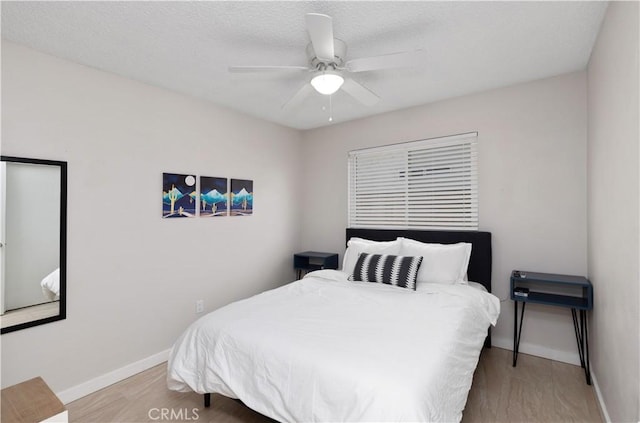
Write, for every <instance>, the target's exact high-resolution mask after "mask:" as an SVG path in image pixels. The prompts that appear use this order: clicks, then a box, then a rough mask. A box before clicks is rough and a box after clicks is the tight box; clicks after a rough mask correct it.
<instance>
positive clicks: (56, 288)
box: [40, 268, 60, 301]
mask: <svg viewBox="0 0 640 423" xmlns="http://www.w3.org/2000/svg"><path fill="white" fill-rule="evenodd" d="M40 286H41V287H42V294H43V295H44V296H45V298H46V299H48V300H50V301H54V300H59V299H60V268H57V269H56V270H54V271H53V272H51V273H49V274H48V275H47V276H45V277H44V279H42V281H41V282H40Z"/></svg>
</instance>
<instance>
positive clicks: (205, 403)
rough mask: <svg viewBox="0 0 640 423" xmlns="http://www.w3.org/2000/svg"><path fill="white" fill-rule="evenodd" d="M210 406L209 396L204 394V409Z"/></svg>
mask: <svg viewBox="0 0 640 423" xmlns="http://www.w3.org/2000/svg"><path fill="white" fill-rule="evenodd" d="M210 406H211V394H204V407H205V408H209V407H210Z"/></svg>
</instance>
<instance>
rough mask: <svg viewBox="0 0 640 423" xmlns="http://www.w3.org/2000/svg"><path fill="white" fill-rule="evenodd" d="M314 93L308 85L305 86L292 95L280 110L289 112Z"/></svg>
mask: <svg viewBox="0 0 640 423" xmlns="http://www.w3.org/2000/svg"><path fill="white" fill-rule="evenodd" d="M313 91H314V89H313V87H312V86H311V84H310V83H308V82H305V84H304V85H303V86H302V87H301V88H300V89H299V90H298V92H297V93H295V94H294V95H293V97H291V98H290V99H289V100H288V101H287V102H286V103H284V104H283V105H282V110H291V109H292V108H294V107H296V106H298V105H299V104H300V103H302V101H303V100H304V99H305V98H307V97H308V96H309V95H310V94H311V93H312V92H313Z"/></svg>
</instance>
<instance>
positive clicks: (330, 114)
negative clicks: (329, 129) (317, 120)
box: [329, 94, 333, 122]
mask: <svg viewBox="0 0 640 423" xmlns="http://www.w3.org/2000/svg"><path fill="white" fill-rule="evenodd" d="M332 98H333V94H332V95H330V96H329V122H333V101H331V99H332Z"/></svg>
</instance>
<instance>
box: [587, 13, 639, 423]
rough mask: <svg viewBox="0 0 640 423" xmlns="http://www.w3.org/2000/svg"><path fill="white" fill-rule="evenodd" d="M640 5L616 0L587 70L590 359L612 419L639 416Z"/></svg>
mask: <svg viewBox="0 0 640 423" xmlns="http://www.w3.org/2000/svg"><path fill="white" fill-rule="evenodd" d="M639 9H640V8H639V7H638V2H611V3H610V4H609V7H608V10H607V14H606V16H605V18H604V21H603V24H602V28H601V30H600V34H599V36H598V39H597V41H596V44H595V47H594V49H593V52H592V53H591V59H590V61H589V67H588V70H587V74H588V98H589V107H588V117H589V137H588V149H587V153H588V160H587V163H588V259H589V277H590V278H591V281H592V282H593V285H594V302H595V305H594V309H593V313H592V318H591V322H592V326H591V327H592V332H591V333H592V338H591V340H592V343H591V345H592V349H591V351H592V355H591V362H592V365H593V372H594V375H595V376H596V379H597V382H598V386H599V388H600V392H601V394H602V397H603V399H604V402H605V404H606V409H607V411H608V413H609V417H610V418H611V421H614V422H631V421H634V422H635V421H640V409H639V400H638V398H639V395H640V376H639V372H640V367H639V360H640V350H639V346H638V344H639V343H640V335H639V331H640V312H639V311H638V310H639V306H638V304H639V294H640V288H639V286H640V275H639V265H638V260H639V257H638V255H639V254H640V248H639V238H640V235H639V230H640V228H639V222H638V219H639V218H640V209H639V208H638V194H639V190H640V181H639V178H640V173H639V172H638V168H639V167H640V159H639V157H638V154H639V148H638V144H639V140H640V129H639V125H640V122H639V117H638V115H639V113H640V110H639V107H638V102H639V96H638V91H639V89H640V86H639V83H638V80H639V79H640V68H639V66H638V60H639V56H640V44H639V38H640V33H639V18H638V14H639V13H640V10H639Z"/></svg>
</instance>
